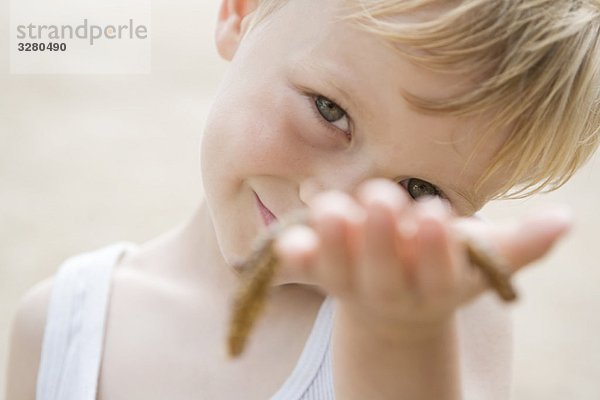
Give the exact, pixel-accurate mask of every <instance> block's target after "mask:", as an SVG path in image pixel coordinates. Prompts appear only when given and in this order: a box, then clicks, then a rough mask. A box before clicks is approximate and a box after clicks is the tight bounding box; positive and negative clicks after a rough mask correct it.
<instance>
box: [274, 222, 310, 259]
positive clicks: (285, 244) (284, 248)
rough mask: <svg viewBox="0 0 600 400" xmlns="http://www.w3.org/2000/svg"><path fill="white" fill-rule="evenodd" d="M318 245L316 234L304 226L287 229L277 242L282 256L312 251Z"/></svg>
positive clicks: (277, 248) (276, 244)
mask: <svg viewBox="0 0 600 400" xmlns="http://www.w3.org/2000/svg"><path fill="white" fill-rule="evenodd" d="M316 244H317V239H316V236H315V234H314V233H313V232H312V231H311V229H309V228H307V227H304V226H293V227H291V228H289V229H286V230H285V231H284V232H283V233H282V234H281V236H280V237H279V238H278V239H277V241H276V242H275V247H276V250H278V252H279V253H280V254H283V253H288V252H299V253H303V252H306V251H310V250H312V249H313V248H314V247H315V246H316Z"/></svg>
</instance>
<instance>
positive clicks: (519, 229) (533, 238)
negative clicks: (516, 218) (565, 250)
mask: <svg viewBox="0 0 600 400" xmlns="http://www.w3.org/2000/svg"><path fill="white" fill-rule="evenodd" d="M571 225H572V213H571V211H570V209H568V208H566V207H563V206H546V207H544V208H540V209H538V210H536V211H534V212H533V213H531V214H529V215H528V216H526V217H525V218H524V219H523V220H521V221H520V222H517V223H512V224H507V225H504V226H500V227H497V228H495V229H492V228H491V227H490V225H489V224H486V223H485V222H482V221H476V220H473V219H472V218H463V219H460V220H457V223H456V224H455V226H454V228H455V229H456V230H457V231H458V233H459V234H461V233H462V234H466V235H467V237H470V238H474V239H476V240H478V241H480V242H482V243H485V244H486V246H488V247H491V248H492V249H493V251H494V252H496V253H498V255H499V256H500V257H501V258H503V259H504V261H505V263H506V264H507V265H506V267H508V268H509V272H510V273H514V272H516V271H517V270H519V269H521V268H523V267H524V266H525V265H527V264H529V263H531V262H532V261H535V260H537V259H539V258H540V257H542V256H543V255H545V254H546V253H547V252H548V251H549V250H550V249H551V248H552V246H553V245H554V244H555V243H556V241H557V240H558V239H559V238H560V237H561V236H563V235H564V234H565V233H567V232H568V231H569V229H570V228H571Z"/></svg>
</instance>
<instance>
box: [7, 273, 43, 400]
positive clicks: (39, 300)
mask: <svg viewBox="0 0 600 400" xmlns="http://www.w3.org/2000/svg"><path fill="white" fill-rule="evenodd" d="M51 291H52V280H51V278H49V279H46V280H44V281H42V282H40V283H38V284H36V285H35V286H33V287H32V288H31V289H29V290H28V291H27V293H25V295H24V296H23V297H22V298H21V300H20V302H19V304H18V307H17V309H16V311H15V315H14V317H13V320H12V326H11V334H10V342H9V349H8V363H7V368H6V396H5V398H6V399H10V400H33V399H35V395H36V393H35V391H36V381H37V373H38V367H39V363H40V356H41V349H42V340H43V336H44V326H45V324H46V312H47V309H48V304H49V300H50V293H51Z"/></svg>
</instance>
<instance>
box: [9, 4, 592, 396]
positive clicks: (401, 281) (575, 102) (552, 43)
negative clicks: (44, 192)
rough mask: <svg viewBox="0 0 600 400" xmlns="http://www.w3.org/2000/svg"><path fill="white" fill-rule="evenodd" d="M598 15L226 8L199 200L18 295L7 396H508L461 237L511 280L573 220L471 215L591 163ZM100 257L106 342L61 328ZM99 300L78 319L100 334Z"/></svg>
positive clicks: (498, 348)
mask: <svg viewBox="0 0 600 400" xmlns="http://www.w3.org/2000/svg"><path fill="white" fill-rule="evenodd" d="M356 5H358V6H359V7H357V8H349V7H352V6H356ZM353 11H356V14H351V13H352V12H353ZM350 15H353V16H352V17H348V18H339V17H344V16H350ZM599 24H600V10H599V9H598V6H597V4H595V3H594V2H592V1H567V0H564V1H560V0H552V1H550V0H549V1H546V2H544V1H539V0H538V1H525V0H523V1H496V0H494V1H491V0H487V1H483V0H471V1H451V2H448V1H383V0H380V1H376V0H374V1H341V0H328V1H322V0H318V1H317V0H289V1H274V0H271V1H267V0H264V1H261V2H260V3H257V2H254V1H244V0H229V1H228V0H223V1H222V5H221V11H220V14H219V25H218V27H217V34H216V43H217V47H218V49H219V53H220V54H221V56H222V57H224V58H225V59H228V60H231V65H230V67H229V69H228V71H227V74H226V76H225V77H224V80H223V83H222V85H221V86H220V88H219V91H218V94H217V96H216V98H215V102H214V104H213V106H212V109H211V113H210V115H209V118H208V120H207V124H206V127H205V131H204V136H203V141H202V148H201V161H202V178H203V185H204V189H205V195H206V199H205V201H203V203H202V204H201V205H200V207H199V209H198V210H197V212H196V213H195V214H194V216H193V217H192V218H191V219H190V220H189V221H187V222H186V223H185V224H182V225H181V226H178V227H176V228H175V229H173V230H172V231H170V232H167V233H166V234H165V235H163V236H161V237H159V238H157V239H156V240H153V241H151V242H149V243H146V244H144V245H143V246H141V247H138V248H135V247H134V248H131V247H128V246H119V247H118V249H117V250H114V249H112V248H111V252H110V255H111V257H109V258H110V260H109V261H110V262H108V261H107V262H105V260H104V258H102V260H104V261H102V262H101V263H100V262H97V263H96V261H95V260H97V259H100V253H98V254H96V253H92V254H90V255H87V256H86V258H84V259H81V260H79V259H77V260H75V261H77V262H75V261H73V263H70V264H69V268H65V269H64V271H65V272H64V273H62V274H61V275H57V278H55V279H56V280H57V281H56V282H51V281H48V282H44V283H43V284H41V285H39V286H37V287H36V288H35V289H34V290H32V291H31V292H30V293H29V294H28V295H27V296H26V297H25V298H24V300H23V301H22V303H21V307H20V310H19V312H18V314H17V317H16V319H15V323H14V327H13V342H12V347H11V356H10V362H9V382H8V394H9V398H11V399H22V398H23V399H24V398H32V397H33V396H34V393H35V392H36V389H37V395H38V397H39V398H78V399H84V400H85V399H87V398H89V399H92V398H95V397H96V396H97V397H98V398H117V397H122V398H128V399H129V398H132V399H135V398H144V399H149V398H206V399H238V398H243V399H265V398H275V399H327V398H333V397H334V395H335V397H336V398H338V399H344V400H345V399H397V398H408V399H458V398H475V399H480V398H486V399H505V398H507V396H508V387H509V386H508V384H509V374H510V371H509V364H510V337H509V326H508V321H507V319H506V316H505V310H504V309H503V308H502V307H500V306H499V305H498V304H497V303H496V302H495V301H494V300H493V299H490V298H489V296H488V297H485V296H479V295H480V294H481V293H482V292H483V291H484V290H485V284H484V283H483V280H482V279H481V277H480V276H479V275H477V274H476V273H474V272H473V269H472V268H471V267H470V266H469V265H468V263H467V262H466V260H465V256H464V249H463V248H462V246H461V245H460V240H459V238H460V235H461V234H464V233H465V232H467V233H470V234H477V235H478V236H479V237H480V238H482V240H484V241H486V242H488V243H490V245H491V244H492V243H493V245H494V247H495V249H496V250H497V252H498V253H500V254H502V256H503V257H504V258H505V259H506V260H507V261H508V263H509V265H510V266H511V268H512V270H513V271H516V270H517V269H518V268H520V267H522V266H524V265H526V264H528V263H529V262H531V261H533V260H535V259H537V258H539V257H541V256H542V255H543V254H544V253H546V252H547V250H548V249H549V248H550V247H551V246H552V245H553V243H554V242H555V241H556V240H557V239H558V238H559V237H560V235H562V234H563V233H564V232H565V231H566V230H567V229H568V227H569V218H568V216H567V215H565V214H564V212H562V211H561V210H550V211H547V212H545V213H541V214H537V215H534V216H532V217H530V218H529V219H528V220H525V221H522V222H521V223H520V224H519V225H518V226H514V227H494V226H491V225H488V224H484V223H482V222H480V221H477V219H474V218H469V216H472V215H473V214H474V213H475V212H476V211H477V210H478V209H479V208H481V207H482V206H483V204H484V203H485V202H487V201H489V200H490V199H493V198H499V197H503V196H504V197H506V196H507V195H512V196H518V195H524V194H530V193H532V192H535V191H539V190H542V189H544V188H553V187H557V186H560V184H562V183H564V181H565V180H566V179H568V177H569V176H570V175H571V174H572V173H573V172H574V171H575V170H576V169H577V168H578V167H579V166H580V165H581V164H582V163H583V162H584V161H585V160H586V159H587V158H588V157H589V155H590V154H591V153H592V152H593V151H594V150H595V148H596V147H597V143H598V126H600V122H599V118H600V112H599V110H598V107H599V106H598V102H599V99H600V96H599V94H598V91H599V87H600V85H599V71H600V68H599V66H598V59H599V51H600V50H599V43H598V42H599V38H598V31H599ZM513 188H516V190H513ZM510 190H513V191H512V192H510V193H509V191H510ZM430 197H434V198H436V197H437V198H440V199H441V200H440V199H429V200H424V201H418V202H415V203H412V202H410V199H411V198H412V199H421V198H430ZM304 208H309V209H310V212H311V224H310V226H308V227H292V228H291V229H289V230H288V231H287V232H286V233H285V234H284V235H283V236H282V237H281V238H280V240H279V241H278V243H277V251H278V252H279V255H280V256H281V258H282V260H283V264H284V268H283V270H282V271H281V274H280V275H279V276H278V277H277V280H276V282H275V283H274V285H273V288H272V296H271V303H270V307H269V309H268V310H267V313H266V314H265V315H264V316H263V317H262V318H261V320H260V323H259V326H258V327H257V330H256V332H255V333H254V334H253V338H252V339H253V340H252V342H251V343H250V344H249V347H248V349H247V351H246V353H245V354H244V356H243V357H242V359H240V360H236V361H232V360H229V359H227V357H226V355H225V352H224V340H225V336H226V325H227V322H228V317H229V311H230V310H229V307H230V299H231V296H232V293H233V291H234V290H235V289H236V287H237V283H238V281H239V279H238V276H237V271H236V270H234V269H233V268H232V265H235V264H236V263H237V262H238V261H240V260H242V259H244V258H246V257H247V256H248V254H249V252H250V250H251V244H252V242H253V240H254V239H255V238H256V236H257V234H258V233H260V232H261V231H263V230H264V229H266V227H267V226H268V225H269V224H270V223H272V222H273V221H274V220H275V219H278V218H281V217H282V216H283V215H285V214H287V213H288V212H291V211H294V210H296V209H304ZM113 250H114V251H113ZM105 254H108V253H106V252H102V255H103V257H104V255H105ZM92 261H94V262H95V263H96V264H95V265H101V266H106V268H104V269H102V271H103V273H104V275H101V276H102V277H105V276H106V274H107V273H108V272H110V271H111V269H112V268H114V273H113V274H112V282H111V285H112V289H111V291H112V293H111V294H110V308H109V310H108V311H109V312H108V313H107V320H106V335H105V338H104V339H103V340H100V339H98V338H97V337H95V339H94V340H92V341H91V342H92V346H91V347H90V346H87V345H81V346H82V347H81V348H82V349H84V350H86V351H77V349H79V347H77V346H78V345H79V343H80V342H81V341H85V340H87V337H86V336H85V335H83V334H82V333H81V332H79V331H77V330H68V331H63V330H62V327H61V325H60V324H56V323H54V321H58V320H59V319H58V316H61V317H65V318H63V319H62V320H64V321H67V322H70V321H74V320H75V317H74V316H65V315H64V314H62V313H61V307H58V305H60V304H62V303H61V300H60V298H63V297H60V298H59V295H57V293H58V294H60V295H62V294H63V293H70V292H69V290H70V289H69V286H68V285H67V284H66V283H67V282H68V279H66V278H67V277H71V276H77V277H78V278H80V277H81V275H79V274H80V273H81V271H82V270H85V267H86V264H87V265H90V264H92ZM62 271H63V269H62V268H61V272H62ZM70 274H72V275H70ZM91 281H92V280H91V279H88V280H85V282H84V283H85V284H86V285H87V284H90V285H92V283H93V282H92V283H90V282H91ZM57 283H59V284H60V285H58V286H57ZM84 287H88V286H84ZM89 287H90V288H95V286H93V285H92V286H89ZM100 292H102V293H104V292H103V291H100ZM51 293H52V296H53V297H52V301H50V295H51ZM85 293H86V291H85V290H84V291H83V292H82V293H79V295H80V296H85ZM74 298H76V297H74ZM102 298H103V299H104V297H102ZM55 299H56V300H55ZM471 301H472V303H471V304H468V305H467V303H469V302H471ZM83 303H85V302H83ZM67 304H68V305H69V307H75V308H76V307H77V303H75V301H73V302H69V303H67ZM330 305H333V306H334V309H335V313H330V312H329V310H330V308H329V307H330ZM82 307H83V306H82ZM47 308H48V309H49V311H48V313H47V315H48V316H47V317H46V312H45V310H46V309H47ZM87 310H88V309H87V308H83V309H81V310H79V311H77V313H73V315H77V318H80V319H81V321H83V324H84V326H87V325H85V321H87V319H86V318H88V313H86V311H87ZM93 310H94V315H100V314H102V313H101V312H100V311H103V309H102V308H101V307H100V308H98V309H93ZM313 323H314V325H313ZM71 324H72V323H71ZM44 327H46V328H45V329H44ZM48 327H53V329H49V328H48ZM54 327H56V328H55V329H54ZM100 327H103V325H102V324H100ZM57 332H58V333H57ZM92 332H94V333H96V334H97V333H98V332H102V329H99V330H98V329H97V330H93V331H92ZM329 335H331V336H329ZM42 336H44V337H43V342H42ZM95 336H99V337H100V338H101V339H102V335H95ZM482 336H483V337H489V338H490V342H489V344H487V345H486V348H481V346H480V345H477V344H476V343H481V342H480V341H477V340H476V339H478V338H481V337H482ZM61 338H63V339H64V338H67V339H64V340H67V343H66V344H61V346H64V347H63V348H65V349H71V350H70V352H71V353H72V354H75V356H71V357H68V356H63V355H62V354H61V352H60V351H58V350H57V349H58V348H59V347H58V344H57V343H59V341H58V340H59V339H61ZM102 343H103V347H102ZM53 344H56V346H53ZM73 349H75V350H73ZM87 350H89V353H88V351H87ZM78 354H82V355H85V354H94V357H93V358H94V364H93V365H91V363H89V362H88V361H87V359H85V357H83V356H81V357H77V355H78ZM98 354H102V358H101V359H102V363H101V365H99V359H98V358H97V357H98V356H97V355H98ZM40 355H41V356H40ZM57 365H58V366H61V368H62V369H63V370H64V371H65V372H61V371H59V372H58V373H55V372H52V371H56V370H57V368H53V367H55V366H57ZM38 366H39V370H38ZM94 368H100V370H99V371H98V375H94V374H93V372H94V371H96V370H95V369H94ZM58 369H60V368H58ZM80 369H81V370H84V371H86V374H82V375H78V374H77V373H76V372H72V371H78V370H80ZM88 371H91V372H89V374H88ZM90 374H91V375H90ZM89 376H91V377H92V379H91V380H89V379H88V377H89ZM96 376H97V377H98V381H97V382H96V381H94V378H95V377H96ZM84 378H85V379H84ZM86 380H89V381H90V382H91V384H90V385H87V386H85V385H83V384H82V383H81V382H83V381H86ZM96 384H97V386H98V391H97V392H96ZM36 385H37V388H36ZM80 386H85V387H83V388H81V387H80ZM71 388H74V389H71ZM50 392H52V393H50ZM80 393H85V396H80V395H79V394H80ZM53 396H55V397H53ZM271 396H272V397H271Z"/></svg>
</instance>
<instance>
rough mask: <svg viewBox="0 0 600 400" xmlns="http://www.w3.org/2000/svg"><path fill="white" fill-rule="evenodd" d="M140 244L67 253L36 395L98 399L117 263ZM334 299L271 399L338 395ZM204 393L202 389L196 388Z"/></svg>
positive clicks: (52, 399) (55, 399)
mask: <svg viewBox="0 0 600 400" xmlns="http://www.w3.org/2000/svg"><path fill="white" fill-rule="evenodd" d="M136 248H137V245H136V244H134V243H131V242H118V243H114V244H111V245H109V246H105V247H103V248H100V249H98V250H94V251H90V252H86V253H82V254H77V255H75V256H72V257H69V258H68V259H67V260H65V261H64V262H63V263H62V264H61V265H60V267H59V270H58V272H57V274H56V276H55V277H54V280H53V286H52V295H51V299H50V304H49V307H48V316H47V319H46V326H45V329H44V339H43V343H42V353H41V359H40V366H39V371H38V377H37V391H36V393H37V394H36V399H37V400H95V399H96V393H97V385H98V374H99V371H100V363H101V360H102V351H103V341H104V332H105V324H106V316H107V310H108V301H109V297H110V282H111V276H112V270H113V266H114V265H115V264H116V262H117V261H118V259H119V258H120V257H121V256H122V255H123V254H124V253H125V252H126V251H128V250H135V249H136ZM332 317H333V301H332V299H331V298H330V297H327V298H326V299H325V301H324V302H323V304H322V305H321V308H320V310H319V313H318V314H317V318H316V320H315V322H314V325H313V327H312V330H311V333H310V335H309V337H308V340H307V341H306V344H305V345H304V349H303V350H302V353H301V355H300V358H299V359H298V362H297V363H296V366H295V367H294V370H293V371H292V374H291V375H290V376H289V377H288V378H287V379H286V381H285V382H284V384H283V386H281V388H280V389H279V390H278V391H277V392H276V393H275V394H274V395H273V396H272V397H271V400H329V399H334V394H333V377H332V370H331V351H330V348H331V346H330V343H331V327H332ZM198 396H199V397H201V393H198Z"/></svg>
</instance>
